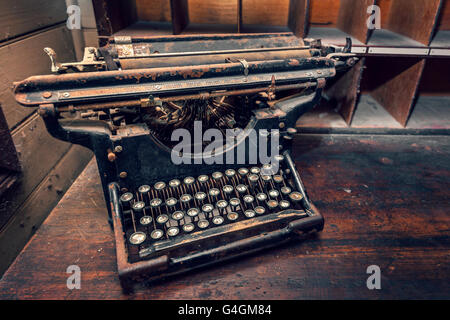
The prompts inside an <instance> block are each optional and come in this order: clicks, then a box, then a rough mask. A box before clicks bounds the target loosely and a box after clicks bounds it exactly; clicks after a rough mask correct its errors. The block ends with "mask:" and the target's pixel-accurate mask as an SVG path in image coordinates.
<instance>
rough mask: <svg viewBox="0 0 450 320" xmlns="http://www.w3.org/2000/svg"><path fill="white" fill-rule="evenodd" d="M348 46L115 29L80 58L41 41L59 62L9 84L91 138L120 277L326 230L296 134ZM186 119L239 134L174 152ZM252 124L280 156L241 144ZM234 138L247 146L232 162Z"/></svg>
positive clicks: (168, 270)
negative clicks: (296, 158)
mask: <svg viewBox="0 0 450 320" xmlns="http://www.w3.org/2000/svg"><path fill="white" fill-rule="evenodd" d="M350 47H351V44H348V46H346V47H345V48H336V47H326V46H322V45H321V43H320V41H308V42H304V41H303V40H301V39H298V38H296V37H294V36H293V35H292V34H289V33H286V34H254V35H214V36H211V35H209V36H173V37H153V38H152V37H149V38H126V37H125V38H124V37H116V38H114V39H111V40H110V42H109V44H108V45H107V46H106V47H103V48H99V49H97V48H86V51H85V58H84V59H83V61H82V62H78V63H64V64H63V63H58V62H57V60H56V55H55V53H54V52H53V51H52V50H51V49H49V48H46V52H47V53H48V54H49V56H50V58H51V60H52V71H54V72H56V73H58V74H54V75H46V76H34V77H30V78H28V79H25V80H24V81H22V82H19V83H16V84H15V94H16V99H17V101H18V102H20V103H21V104H22V105H25V106H38V107H39V113H40V115H41V116H42V118H43V120H44V121H45V124H46V127H47V129H48V131H49V132H50V133H51V134H52V135H53V136H54V137H56V138H58V139H61V140H64V141H69V142H72V143H77V144H81V145H83V146H86V147H88V148H90V149H91V150H93V152H94V154H95V156H96V160H97V164H98V169H99V173H100V178H101V182H102V186H103V190H104V196H105V200H106V204H107V208H108V213H109V221H110V223H111V224H112V226H113V229H114V233H115V237H116V253H117V262H118V271H119V277H120V279H121V282H122V285H123V286H124V288H125V289H129V288H131V286H132V284H133V283H134V282H135V281H136V280H142V279H157V278H161V277H166V276H169V275H172V274H177V273H181V272H185V271H187V270H191V269H193V268H198V267H201V266H205V265H209V264H212V263H216V262H218V261H223V260H227V259H230V258H233V257H237V256H241V255H243V254H248V253H251V252H255V251H259V250H262V249H264V248H267V247H272V246H275V245H277V244H279V243H282V242H286V241H289V240H291V239H299V238H301V237H304V236H306V235H307V234H309V233H311V232H318V231H321V230H322V229H323V224H324V219H323V217H322V216H321V214H320V213H319V211H318V210H317V208H316V207H315V206H314V205H313V204H312V203H311V202H310V200H309V198H308V195H307V193H306V191H305V188H304V186H303V183H302V180H301V178H300V175H299V173H298V171H297V169H296V168H295V164H294V162H293V160H292V158H291V155H290V151H291V143H292V139H293V136H294V134H295V133H296V130H295V129H294V128H295V123H296V121H297V119H298V118H299V117H300V116H301V115H302V114H304V113H305V112H307V111H309V110H311V109H312V108H313V107H314V106H315V105H317V104H318V102H319V100H320V98H321V95H322V90H323V88H324V86H325V84H326V81H327V79H330V78H333V77H334V76H335V75H336V72H338V71H341V70H345V69H347V68H349V67H351V66H352V65H353V64H354V63H355V62H356V59H355V58H354V57H353V55H352V54H349V53H348V52H349V51H350ZM70 71H74V72H70ZM195 122H200V123H201V124H202V125H203V127H204V128H205V129H207V128H217V129H219V130H221V131H225V130H228V129H230V130H235V131H236V132H238V134H236V137H235V138H234V140H233V141H232V143H227V144H224V145H223V148H222V149H220V150H221V151H219V152H213V153H211V154H207V153H204V152H202V153H201V154H196V153H194V152H192V153H186V154H182V157H183V159H185V160H186V162H187V163H182V164H176V163H174V162H173V160H172V158H171V156H172V152H173V148H174V142H173V141H171V139H170V136H171V133H172V132H173V131H174V130H176V129H180V128H184V129H186V130H188V131H189V132H191V133H192V132H193V131H194V123H195ZM250 131H253V132H256V133H257V134H256V140H255V136H251V135H250V134H248V132H250ZM261 132H264V133H265V135H264V137H265V138H267V132H269V133H268V135H271V136H273V135H277V137H276V140H270V139H266V140H262V141H263V142H262V143H266V142H267V148H268V149H269V150H273V148H272V145H271V143H272V142H271V141H277V142H278V143H277V145H276V150H277V153H278V154H277V155H276V156H274V157H273V159H276V161H277V163H276V164H277V165H276V166H273V164H270V163H262V162H260V161H255V160H254V157H252V154H251V152H249V151H250V150H251V145H252V144H255V143H257V144H259V143H261V142H260V139H262V137H263V135H262V134H260V133H261ZM202 144H204V145H202V146H201V147H205V146H207V145H208V143H206V142H202ZM193 147H194V146H193ZM194 149H195V147H194ZM201 149H202V148H201ZM238 149H241V150H246V151H247V152H246V153H245V156H244V158H242V157H241V158H240V159H239V161H237V156H236V153H235V152H236V150H238ZM202 150H203V149H202ZM212 157H214V158H217V157H222V159H223V160H224V161H223V163H220V162H219V163H215V164H210V163H211V162H213V161H208V160H211V159H209V158H212ZM226 159H233V160H234V161H226ZM189 162H190V163H189Z"/></svg>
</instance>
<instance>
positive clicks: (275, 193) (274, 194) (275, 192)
mask: <svg viewBox="0 0 450 320" xmlns="http://www.w3.org/2000/svg"><path fill="white" fill-rule="evenodd" d="M279 195H280V193H279V192H278V190H275V189H272V190H270V191H269V197H271V198H274V199H276V198H278V196H279Z"/></svg>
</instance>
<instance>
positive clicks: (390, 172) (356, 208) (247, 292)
mask: <svg viewBox="0 0 450 320" xmlns="http://www.w3.org/2000/svg"><path fill="white" fill-rule="evenodd" d="M293 154H294V157H295V159H296V164H297V167H298V168H299V170H300V172H301V175H302V178H303V180H304V183H305V185H306V187H307V189H308V193H309V195H310V197H311V199H312V200H313V202H314V203H315V205H316V206H317V207H318V208H319V210H320V211H321V213H322V214H323V215H324V216H325V219H326V221H325V229H324V230H323V232H322V233H321V234H320V235H319V236H318V237H316V238H314V239H310V240H308V241H305V242H299V243H293V244H290V245H284V246H282V247H278V248H275V249H270V250H267V251H265V252H262V253H260V254H256V255H252V256H249V257H244V258H240V259H239V260H234V261H231V262H228V263H225V264H221V265H219V266H215V267H211V268H207V269H202V270H199V271H195V272H191V273H189V274H186V275H181V276H177V277H175V278H171V279H169V280H166V281H164V282H161V283H157V284H153V285H149V286H146V285H143V286H140V287H138V288H137V289H136V290H135V292H134V293H132V294H129V295H125V294H123V293H122V290H121V287H120V284H119V280H118V276H117V270H116V256H115V248H114V239H113V233H112V231H111V229H110V227H109V224H108V222H107V212H106V207H105V203H104V200H103V196H102V190H101V186H100V180H99V178H98V171H97V168H96V165H95V162H91V163H90V164H89V165H88V166H87V167H86V169H85V170H84V172H83V173H82V174H81V175H80V177H79V178H78V179H77V180H76V181H75V183H74V184H73V185H72V187H71V188H70V190H69V191H68V192H67V193H66V195H65V196H64V198H63V199H62V200H61V201H60V203H59V204H58V206H57V207H56V208H55V209H54V210H53V211H52V213H51V214H50V216H49V217H48V218H47V220H46V221H45V222H44V224H43V225H42V226H41V227H40V228H39V229H38V231H37V232H36V234H35V235H34V236H33V238H32V239H31V240H30V241H29V243H28V244H27V246H26V247H25V248H24V249H23V251H22V252H21V254H20V255H19V256H18V258H17V259H16V260H15V262H14V263H13V265H12V266H11V267H10V268H9V270H8V271H7V272H6V273H5V274H4V276H3V278H2V279H1V281H0V299H18V298H20V299H130V298H138V299H379V298H389V299H409V298H414V299H435V298H446V299H449V298H450V290H449V278H450V268H449V253H450V251H449V211H450V210H449V209H450V208H449V198H450V196H449V185H448V182H449V179H450V142H449V139H448V137H440V136H349V135H328V136H327V135H305V136H299V137H297V138H296V142H295V147H294V153H293ZM70 265H78V266H79V267H80V268H81V289H80V290H76V289H75V290H69V289H67V286H66V280H67V277H68V276H69V274H67V273H66V269H67V267H68V266H70ZM370 265H378V266H379V267H380V268H381V290H369V289H367V286H366V280H367V278H368V277H369V275H368V274H367V273H366V268H367V267H368V266H370Z"/></svg>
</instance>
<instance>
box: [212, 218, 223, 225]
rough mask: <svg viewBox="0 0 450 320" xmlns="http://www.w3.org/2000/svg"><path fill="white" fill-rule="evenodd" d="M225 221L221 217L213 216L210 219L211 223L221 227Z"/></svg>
mask: <svg viewBox="0 0 450 320" xmlns="http://www.w3.org/2000/svg"><path fill="white" fill-rule="evenodd" d="M224 221H225V219H224V218H223V217H222V216H215V217H214V218H213V219H212V223H214V224H215V225H217V226H218V225H221V224H222V223H223V222H224Z"/></svg>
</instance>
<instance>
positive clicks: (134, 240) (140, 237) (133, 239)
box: [130, 231, 147, 245]
mask: <svg viewBox="0 0 450 320" xmlns="http://www.w3.org/2000/svg"><path fill="white" fill-rule="evenodd" d="M145 239H147V236H146V235H145V233H144V232H141V231H137V232H135V233H133V234H132V235H131V236H130V243H131V244H134V245H139V244H141V243H142V242H144V241H145Z"/></svg>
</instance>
